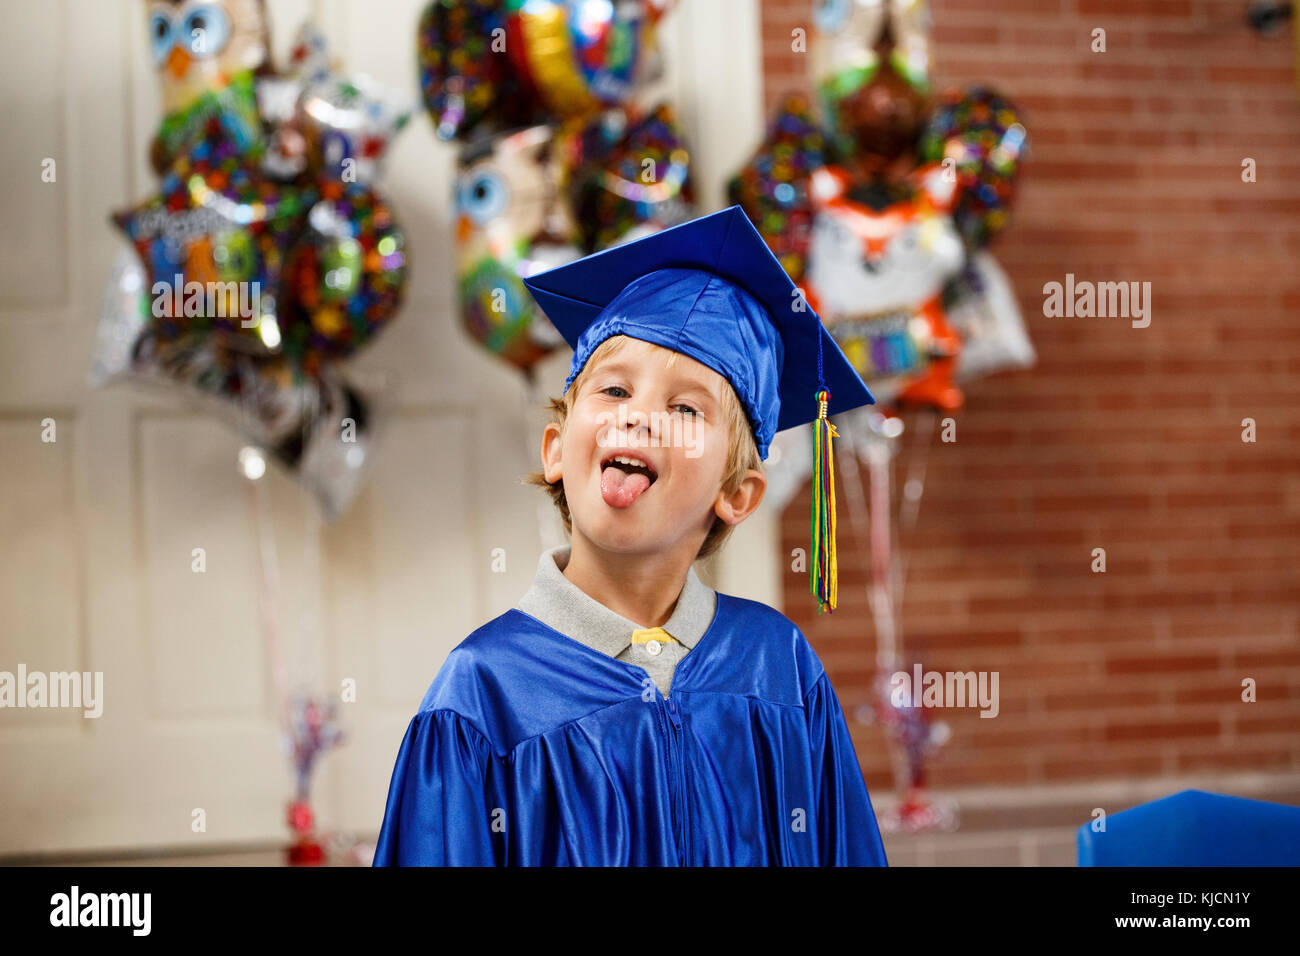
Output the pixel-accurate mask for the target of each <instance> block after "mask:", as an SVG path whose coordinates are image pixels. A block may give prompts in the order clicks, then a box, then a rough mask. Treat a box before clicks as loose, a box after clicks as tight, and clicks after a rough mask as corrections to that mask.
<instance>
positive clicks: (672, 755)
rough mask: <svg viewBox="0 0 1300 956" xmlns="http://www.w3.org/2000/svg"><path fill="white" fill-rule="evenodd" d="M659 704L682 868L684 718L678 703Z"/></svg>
mask: <svg viewBox="0 0 1300 956" xmlns="http://www.w3.org/2000/svg"><path fill="white" fill-rule="evenodd" d="M659 703H660V704H661V705H662V709H661V710H660V715H661V717H662V723H661V725H660V726H662V727H663V730H664V737H665V740H666V741H667V749H668V793H669V798H670V803H669V812H670V814H671V816H672V825H673V846H674V848H675V849H676V851H677V865H678V866H681V865H684V864H685V862H686V820H685V815H686V801H685V799H684V797H683V792H682V790H683V788H682V761H681V729H682V718H681V714H679V713H678V711H677V701H675V700H673V699H671V698H669V697H663V698H661V700H660V701H659Z"/></svg>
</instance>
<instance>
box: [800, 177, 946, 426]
mask: <svg viewBox="0 0 1300 956" xmlns="http://www.w3.org/2000/svg"><path fill="white" fill-rule="evenodd" d="M955 188H956V186H955V183H953V182H952V181H950V180H949V179H948V178H947V177H946V176H945V175H944V170H943V168H942V167H941V166H938V165H933V166H927V167H921V168H919V169H917V170H916V171H915V172H914V174H913V175H912V176H910V177H909V178H908V179H907V180H905V181H903V182H897V183H888V182H883V181H879V180H870V181H867V182H865V183H861V182H856V181H854V180H853V179H852V178H851V177H850V176H849V175H848V173H847V172H846V171H845V170H842V169H839V168H837V167H824V168H822V169H820V170H817V171H816V172H815V173H814V174H813V176H812V186H811V189H812V197H813V203H814V207H815V209H816V210H817V218H816V221H815V223H814V226H813V237H812V240H811V242H810V246H809V265H808V272H807V276H806V278H807V283H808V286H809V299H810V304H811V305H813V308H814V309H815V310H816V311H817V312H818V314H819V315H820V316H821V317H822V319H823V321H824V322H825V323H826V327H827V329H828V330H829V331H830V333H831V335H833V336H834V337H835V339H836V341H837V342H838V344H839V345H840V348H841V349H842V350H843V351H844V353H845V355H846V356H847V357H848V359H849V361H850V362H852V363H853V365H854V367H855V368H856V369H857V370H858V373H859V374H860V375H861V376H862V378H863V380H864V381H866V383H867V385H868V387H870V388H871V390H872V393H873V394H874V395H876V396H877V399H878V400H880V401H885V402H889V401H894V402H906V403H914V404H926V405H932V406H935V407H938V408H941V409H945V410H952V409H956V408H959V407H960V406H961V404H962V395H961V391H960V390H959V389H958V388H957V387H956V386H955V385H954V384H953V383H952V366H953V364H954V362H955V358H956V354H957V352H958V350H959V348H960V340H959V338H958V337H957V335H956V333H955V332H954V331H953V330H952V329H951V327H950V326H949V325H948V323H947V321H946V318H945V314H944V309H943V302H942V294H943V290H944V287H945V285H946V284H947V283H948V281H949V280H950V279H951V278H952V277H953V276H955V275H956V274H957V273H958V272H959V271H960V270H961V268H962V265H963V262H964V258H965V251H964V249H963V246H962V242H961V238H960V237H959V236H958V234H957V231H956V229H955V227H954V226H953V223H952V220H951V218H950V216H949V211H950V209H951V207H952V203H953V200H954V194H955Z"/></svg>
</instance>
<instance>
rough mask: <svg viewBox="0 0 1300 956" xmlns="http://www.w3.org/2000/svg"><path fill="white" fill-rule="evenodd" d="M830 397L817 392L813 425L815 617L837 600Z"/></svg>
mask: <svg viewBox="0 0 1300 956" xmlns="http://www.w3.org/2000/svg"><path fill="white" fill-rule="evenodd" d="M830 397H831V393H830V392H829V391H828V390H826V389H825V388H822V389H820V390H818V392H817V409H818V410H817V418H816V420H814V421H813V500H812V568H811V569H810V574H809V581H808V585H809V591H810V592H811V593H812V594H813V596H814V597H816V598H817V613H818V614H820V613H821V612H822V611H833V610H835V604H836V602H837V600H838V599H839V569H838V566H837V564H836V560H835V455H834V452H833V450H832V448H831V439H833V438H835V437H836V436H837V435H839V432H837V431H836V430H835V426H834V425H832V424H831V423H830V420H829V419H827V417H826V407H827V405H828V403H829V402H830Z"/></svg>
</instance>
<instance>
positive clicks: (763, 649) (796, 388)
mask: <svg viewBox="0 0 1300 956" xmlns="http://www.w3.org/2000/svg"><path fill="white" fill-rule="evenodd" d="M526 283H527V285H528V287H529V289H530V291H531V292H532V294H533V296H534V298H535V299H536V300H537V302H538V304H539V305H540V306H541V307H542V308H543V309H544V310H545V312H546V314H547V316H549V317H550V319H551V321H552V323H553V324H554V325H555V327H556V328H557V329H558V330H559V331H560V333H561V334H562V335H563V336H564V337H565V339H566V341H568V342H569V343H570V344H571V345H572V346H573V347H574V358H573V365H572V369H571V371H570V373H569V378H568V381H566V382H565V393H564V400H563V401H562V402H559V401H553V402H552V409H553V410H554V411H555V413H556V420H555V421H553V422H552V423H551V424H549V425H547V426H546V429H545V432H544V434H543V436H542V449H541V452H542V456H541V457H542V464H543V471H542V473H541V475H540V476H535V477H534V479H533V480H534V481H535V482H538V483H543V484H546V485H547V486H549V488H550V491H551V494H552V495H553V497H554V498H555V501H556V503H557V505H558V506H559V508H560V512H561V515H562V517H563V518H564V523H565V526H566V528H567V529H568V530H569V531H570V533H571V537H572V544H571V545H570V546H569V547H563V548H556V549H553V550H551V551H548V552H546V553H545V554H543V555H542V558H541V561H540V563H539V567H538V571H537V576H536V578H535V579H534V582H533V585H532V587H531V588H530V589H529V591H528V593H527V594H525V595H524V598H523V599H522V601H521V602H520V604H519V606H518V607H516V608H514V609H512V610H509V611H507V612H506V613H505V614H502V615H501V616H500V617H498V618H496V619H495V620H492V621H489V622H488V623H487V624H485V625H484V626H483V627H481V628H479V629H478V630H477V631H475V632H474V633H473V634H471V635H470V636H469V637H468V638H466V639H465V640H464V641H463V642H462V643H461V644H460V645H459V646H457V647H456V648H455V649H454V650H453V651H452V652H451V653H450V654H449V655H448V657H447V661H446V663H445V664H444V665H443V667H442V669H441V670H440V671H439V672H438V675H437V677H436V678H435V679H434V681H433V684H432V686H431V687H430V688H429V691H428V693H427V694H426V695H425V697H424V701H423V702H422V703H421V705H420V708H419V712H418V713H417V714H416V715H415V716H414V718H412V720H411V723H410V726H409V727H408V729H407V732H406V737H405V739H404V740H403V741H402V746H401V750H400V752H399V753H398V756H397V764H396V767H395V769H394V771H393V777H392V783H391V785H390V788H389V793H388V806H387V809H386V812H385V815H384V823H383V828H382V831H381V833H380V836H379V845H378V848H377V849H376V852H375V860H374V862H375V865H377V866H381V865H410V864H425V865H428V864H433V865H442V864H471V865H561V864H582V865H624V864H633V865H710V864H712V865H718V864H721V865H832V864H840V865H846V864H847V865H879V866H885V865H887V862H886V859H885V852H884V847H883V846H882V844H881V839H880V833H879V830H878V829H877V826H876V818H875V814H874V812H873V810H872V807H871V801H870V798H869V797H868V795H867V789H866V785H865V783H864V781H863V778H862V771H861V769H860V768H859V766H858V761H857V756H856V755H855V754H854V751H853V744H852V742H851V740H850V738H849V733H848V728H847V726H846V725H845V721H844V715H843V712H842V710H841V708H840V704H839V701H838V699H837V698H836V696H835V691H834V690H833V689H832V687H831V684H830V681H829V679H828V678H827V676H826V673H825V671H824V670H823V669H822V666H821V662H820V661H819V660H818V658H817V655H816V654H815V653H814V652H813V650H812V648H811V647H810V646H809V644H808V642H807V641H806V640H805V639H804V637H803V635H802V634H801V633H800V632H799V630H798V628H796V627H795V626H794V625H793V624H792V623H791V622H790V620H789V619H787V618H786V617H785V616H784V615H782V614H781V613H780V612H778V611H776V610H774V609H772V608H770V607H768V606H766V605H764V604H760V603H758V602H755V601H748V600H744V599H741V598H737V597H732V596H730V595H727V594H721V593H717V592H714V591H713V590H711V589H710V588H708V587H707V586H705V585H704V584H703V583H702V582H701V581H700V580H699V578H698V577H697V576H696V574H695V571H694V569H693V568H692V563H693V562H694V561H695V560H696V558H698V557H700V556H703V555H705V554H708V553H711V552H712V551H714V550H716V549H717V548H718V547H719V546H720V545H721V544H722V542H723V540H724V539H725V537H726V535H727V534H728V533H729V532H730V530H731V529H732V528H733V527H735V526H736V525H737V524H739V523H740V522H741V521H743V520H744V519H745V518H746V517H748V516H749V515H750V514H752V513H753V511H754V509H755V508H757V507H758V504H759V501H760V500H761V499H762V497H763V491H764V488H765V479H764V477H763V472H762V470H761V462H762V459H764V458H766V456H767V450H768V444H769V442H770V440H771V438H772V435H773V433H774V432H775V431H777V430H778V429H782V428H788V427H791V426H794V425H799V424H805V423H808V422H811V421H815V420H817V419H818V418H819V417H822V418H824V417H825V415H826V414H835V413H837V412H841V411H846V410H848V409H850V408H854V407H857V406H859V405H863V404H868V403H871V402H872V401H873V399H872V397H871V394H870V392H868V391H867V389H866V387H865V386H864V385H863V383H862V381H861V379H860V378H858V376H857V374H856V373H855V372H854V371H853V369H852V367H851V366H850V365H849V363H848V362H847V361H846V360H845V358H844V356H843V355H842V354H841V353H840V351H839V349H838V348H837V347H836V346H835V344H834V342H833V341H832V340H831V338H830V336H829V335H828V334H827V333H826V331H825V330H824V329H823V328H822V326H821V322H820V320H819V319H818V318H817V316H816V314H814V313H813V312H812V311H811V310H810V309H809V308H808V307H807V305H806V304H804V302H803V300H802V298H801V297H800V296H799V295H798V291H797V289H796V288H795V286H794V284H793V283H792V282H791V281H790V278H789V277H788V276H787V275H786V273H785V271H784V270H783V269H782V268H781V266H780V264H779V263H778V262H777V260H776V258H775V257H774V256H773V255H772V253H771V251H770V250H769V249H768V247H767V245H766V244H765V243H764V242H763V239H762V237H761V236H760V235H759V234H758V232H757V231H756V230H755V229H754V227H753V226H752V225H751V224H750V222H749V220H748V219H747V218H746V217H745V214H744V213H743V212H742V211H741V208H740V207H739V206H732V207H731V208H729V209H725V210H723V211H722V212H719V213H714V214H713V215H709V216H703V217H701V218H699V219H695V220H693V221H691V222H688V223H684V224H682V225H680V226H675V227H673V228H671V229H667V230H664V231H663V232H660V233H656V234H654V235H651V236H648V237H645V238H643V239H640V240H637V241H634V242H630V243H627V244H625V245H622V246H617V247H614V248H612V249H607V250H604V251H602V252H599V253H596V254H594V255H591V256H588V257H586V258H585V259H581V260H579V261H577V262H573V263H569V264H567V265H564V266H560V267H559V268H556V269H551V270H549V271H547V272H545V273H542V274H540V275H536V276H533V277H532V278H530V279H528V280H526ZM822 389H826V390H828V391H829V393H830V396H829V403H828V408H827V409H822V408H820V407H819V401H818V399H819V398H821V397H824V396H821V395H820V391H821V390H822ZM832 493H833V492H832Z"/></svg>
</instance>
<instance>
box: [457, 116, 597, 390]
mask: <svg viewBox="0 0 1300 956" xmlns="http://www.w3.org/2000/svg"><path fill="white" fill-rule="evenodd" d="M554 137H555V131H554V130H553V129H552V128H551V127H549V126H532V127H528V128H527V129H522V130H518V131H516V132H513V133H509V134H506V135H503V136H492V137H484V138H480V139H479V140H478V141H476V142H474V143H470V144H468V145H467V146H466V147H465V149H464V151H463V152H462V154H461V158H460V172H459V174H458V175H457V177H456V202H455V215H456V261H457V266H456V271H457V277H458V279H459V284H460V304H461V319H462V321H463V323H464V325H465V328H466V329H467V330H468V332H469V333H470V335H471V336H472V337H473V338H474V339H475V340H476V341H478V342H479V343H480V344H482V345H483V346H484V347H485V348H486V349H487V350H488V351H489V352H492V353H493V354H495V355H498V356H500V357H501V358H503V359H505V360H506V361H508V362H510V363H512V364H513V365H515V366H517V367H518V368H520V369H522V370H524V371H528V370H529V369H530V368H531V367H532V365H533V364H534V363H535V362H537V361H538V360H539V359H541V358H542V357H543V356H545V355H546V354H547V353H548V352H550V351H551V350H552V349H554V348H555V347H556V346H558V345H560V344H561V343H562V342H563V340H562V339H561V338H560V336H559V334H558V333H557V332H556V331H555V329H554V328H553V327H552V326H551V324H550V322H549V321H548V320H547V318H546V316H545V315H543V314H542V313H541V312H540V311H539V310H538V309H537V306H536V303H534V302H533V299H532V296H531V295H529V293H528V290H527V288H526V287H525V286H524V283H523V278H524V277H525V276H529V275H532V274H533V273H534V272H541V271H543V270H544V269H549V268H552V267H553V266H558V265H562V264H563V263H565V262H569V261H572V260H573V259H577V258H578V257H579V256H580V255H581V251H580V250H579V248H578V246H577V245H576V242H577V229H576V226H575V225H574V223H573V220H572V217H571V216H570V215H569V213H568V209H567V207H566V205H565V204H564V202H563V201H562V198H561V194H560V190H559V186H558V183H559V179H560V176H561V172H560V170H559V167H558V163H557V159H556V151H555V149H554Z"/></svg>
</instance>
